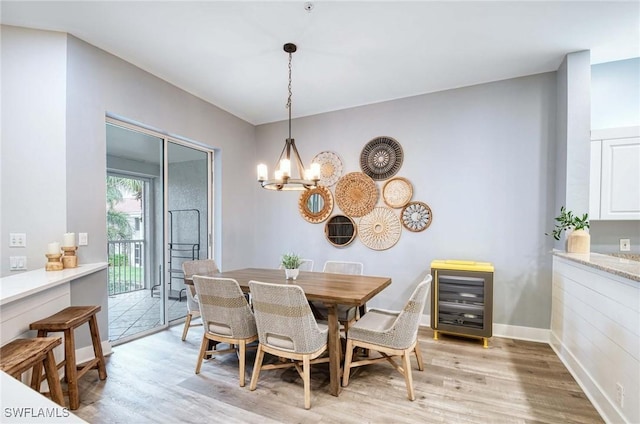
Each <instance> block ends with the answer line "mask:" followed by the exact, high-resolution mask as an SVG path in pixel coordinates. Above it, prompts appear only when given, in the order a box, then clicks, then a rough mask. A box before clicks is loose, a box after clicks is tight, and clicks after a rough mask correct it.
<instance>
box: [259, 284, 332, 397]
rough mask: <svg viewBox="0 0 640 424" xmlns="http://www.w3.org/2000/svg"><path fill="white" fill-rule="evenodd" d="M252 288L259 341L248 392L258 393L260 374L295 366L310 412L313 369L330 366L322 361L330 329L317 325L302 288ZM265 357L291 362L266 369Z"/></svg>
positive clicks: (261, 285) (285, 286) (325, 359)
mask: <svg viewBox="0 0 640 424" xmlns="http://www.w3.org/2000/svg"><path fill="white" fill-rule="evenodd" d="M249 287H250V289H251V293H252V296H253V310H254V313H255V317H256V325H257V327H258V337H259V341H260V343H259V344H258V351H257V353H256V362H255V365H254V367H253V374H252V376H251V384H250V386H249V390H252V391H253V390H255V389H256V385H257V384H258V377H259V376H260V371H261V370H270V369H278V368H285V367H292V366H294V367H295V368H296V370H297V371H298V374H300V377H302V381H303V384H304V407H305V409H309V408H311V370H310V366H311V364H317V363H321V362H329V358H328V357H322V358H320V355H322V354H323V353H324V352H325V351H326V350H327V335H328V327H327V326H326V325H324V324H319V323H318V322H317V321H316V319H315V317H314V316H313V312H311V308H310V307H309V303H308V302H307V298H306V296H305V294H304V291H303V290H302V289H301V288H300V287H299V286H296V285H293V284H270V283H262V282H259V281H250V282H249ZM265 353H269V354H271V355H274V356H278V357H280V358H286V359H289V360H290V361H291V362H279V363H275V364H266V365H263V363H262V362H263V360H264V354H265ZM300 363H302V368H301V367H300Z"/></svg>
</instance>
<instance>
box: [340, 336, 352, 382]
mask: <svg viewBox="0 0 640 424" xmlns="http://www.w3.org/2000/svg"><path fill="white" fill-rule="evenodd" d="M345 350H346V352H345V354H344V355H345V356H344V372H343V375H342V385H343V386H344V387H347V386H348V385H349V374H351V360H352V358H353V340H351V339H347V348H346V349H345Z"/></svg>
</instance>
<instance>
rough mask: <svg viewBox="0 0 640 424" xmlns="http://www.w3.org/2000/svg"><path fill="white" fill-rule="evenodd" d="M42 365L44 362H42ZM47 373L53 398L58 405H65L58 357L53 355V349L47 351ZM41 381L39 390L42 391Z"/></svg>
mask: <svg viewBox="0 0 640 424" xmlns="http://www.w3.org/2000/svg"><path fill="white" fill-rule="evenodd" d="M40 364H41V365H42V363H40ZM44 368H45V374H46V376H47V383H48V384H49V393H50V394H51V400H52V401H54V402H55V403H57V404H58V405H60V406H62V407H64V406H65V404H64V397H63V395H62V387H60V380H59V378H58V367H57V365H56V359H55V358H54V356H53V350H50V351H49V352H47V356H46V357H45V359H44ZM39 386H40V383H38V392H39V391H40V387H39Z"/></svg>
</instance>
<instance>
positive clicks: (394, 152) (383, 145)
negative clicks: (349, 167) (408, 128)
mask: <svg viewBox="0 0 640 424" xmlns="http://www.w3.org/2000/svg"><path fill="white" fill-rule="evenodd" d="M402 158H403V153H402V146H400V143H398V142H397V141H396V140H394V139H393V138H391V137H376V138H374V139H373V140H371V141H370V142H368V143H367V144H366V145H365V146H364V148H363V149H362V153H360V169H362V172H364V173H365V174H367V175H368V176H370V177H371V178H373V179H374V180H378V181H379V180H386V179H387V178H391V177H393V176H394V175H396V173H397V172H398V171H399V170H400V167H401V166H402Z"/></svg>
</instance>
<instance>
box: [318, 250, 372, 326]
mask: <svg viewBox="0 0 640 424" xmlns="http://www.w3.org/2000/svg"><path fill="white" fill-rule="evenodd" d="M363 271H364V265H363V264H362V262H346V261H326V262H325V263H324V268H323V269H322V272H331V273H334V274H350V275H362V274H363ZM311 309H312V310H313V313H314V315H315V316H316V318H317V319H319V320H323V321H326V320H327V315H328V311H327V307H326V306H324V304H323V303H322V302H311ZM365 311H366V305H362V306H360V308H357V307H355V306H347V305H338V322H339V323H340V324H342V325H343V327H344V332H345V334H346V333H347V332H348V331H349V327H350V326H351V325H353V324H354V323H355V322H356V321H357V320H358V319H359V318H360V316H361V315H364V313H365Z"/></svg>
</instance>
